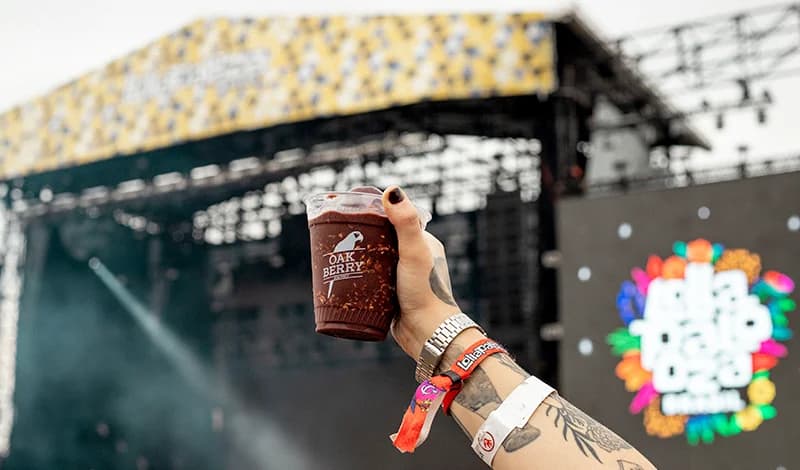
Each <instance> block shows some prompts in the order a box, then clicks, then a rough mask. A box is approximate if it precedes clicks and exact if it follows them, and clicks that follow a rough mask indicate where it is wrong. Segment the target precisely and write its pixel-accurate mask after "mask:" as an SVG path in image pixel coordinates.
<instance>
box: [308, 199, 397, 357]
mask: <svg viewBox="0 0 800 470" xmlns="http://www.w3.org/2000/svg"><path fill="white" fill-rule="evenodd" d="M358 189H359V190H358V191H353V192H348V193H329V194H325V195H318V196H314V197H312V198H310V199H309V200H308V201H307V205H308V210H309V221H308V228H309V232H310V234H311V273H312V277H313V288H314V316H315V320H316V325H317V332H318V333H322V334H326V335H330V336H337V337H340V338H348V339H356V340H362V341H383V340H384V339H385V338H386V334H387V333H388V332H389V327H390V325H391V323H392V319H393V318H394V316H395V315H396V314H397V313H398V311H399V307H398V303H397V294H396V291H395V289H396V287H395V286H396V271H397V259H398V258H397V256H398V255H397V235H396V233H395V231H394V227H393V226H392V224H391V222H389V219H388V218H386V216H385V215H384V214H383V206H382V205H381V202H380V201H381V199H380V197H381V196H380V194H381V193H380V191H378V190H374V191H369V192H367V191H364V190H361V188H358ZM358 193H362V194H358ZM374 193H377V194H374Z"/></svg>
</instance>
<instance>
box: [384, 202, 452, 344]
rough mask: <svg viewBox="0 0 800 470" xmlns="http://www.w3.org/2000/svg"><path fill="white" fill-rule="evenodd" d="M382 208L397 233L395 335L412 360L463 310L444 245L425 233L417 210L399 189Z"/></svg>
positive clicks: (393, 326)
mask: <svg viewBox="0 0 800 470" xmlns="http://www.w3.org/2000/svg"><path fill="white" fill-rule="evenodd" d="M383 208H384V210H385V211H386V215H387V216H388V217H389V220H390V221H391V222H392V224H393V225H394V228H395V230H396V231H397V242H398V248H399V254H400V260H399V262H398V263H397V298H398V300H399V302H400V315H399V316H398V317H397V318H396V319H395V321H394V323H393V324H392V336H394V339H395V341H397V344H399V345H400V347H401V348H402V349H403V351H405V352H406V354H408V355H409V356H410V357H411V358H412V359H414V360H416V359H417V358H418V357H419V354H420V351H421V350H422V345H423V344H424V343H425V341H426V340H427V339H428V338H430V337H431V335H433V331H434V330H435V329H436V327H437V326H439V324H441V323H442V322H443V321H444V320H446V319H447V318H448V317H450V316H451V315H453V314H454V313H458V312H459V311H460V310H459V308H458V305H457V304H456V301H455V299H454V298H453V289H452V287H451V285H450V275H449V273H448V270H447V260H446V258H445V254H444V246H443V245H442V243H441V242H440V241H439V240H437V239H436V237H434V236H433V235H431V234H430V233H428V232H426V231H424V230H422V227H421V226H420V222H419V214H418V213H417V208H416V207H414V204H412V203H411V201H410V200H409V199H408V197H407V196H406V194H405V193H404V192H403V190H402V189H400V188H399V187H397V186H390V187H388V188H387V189H386V191H384V192H383Z"/></svg>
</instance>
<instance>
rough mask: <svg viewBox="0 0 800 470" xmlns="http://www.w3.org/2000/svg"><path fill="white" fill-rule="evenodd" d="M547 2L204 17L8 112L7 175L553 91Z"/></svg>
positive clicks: (2, 121) (3, 161)
mask: <svg viewBox="0 0 800 470" xmlns="http://www.w3.org/2000/svg"><path fill="white" fill-rule="evenodd" d="M554 64H555V52H554V44H553V28H552V24H551V23H549V22H547V21H545V20H544V17H543V15H541V14H539V13H519V14H491V15H489V14H453V15H444V14H442V15H425V16H422V15H417V16H365V17H346V16H331V17H297V18H288V17H287V18H243V19H229V18H218V19H207V20H200V21H196V22H193V23H191V24H190V25H188V26H186V27H184V28H182V29H181V30H179V31H177V32H175V33H173V34H170V35H168V36H165V37H163V38H161V39H159V40H157V41H155V42H153V43H151V44H149V45H147V46H145V47H143V48H142V49H140V50H137V51H135V52H132V53H131V54H128V55H127V56H125V57H122V58H120V59H118V60H115V61H113V62H111V63H110V64H108V65H107V66H105V67H103V68H102V69H99V70H95V71H92V72H90V73H88V74H86V75H84V76H82V77H80V78H78V79H77V80H74V81H72V82H70V83H67V84H65V85H63V86H61V87H60V88H58V89H56V90H54V91H53V92H51V93H49V94H47V95H45V96H42V97H40V98H37V99H35V100H33V101H31V102H28V103H25V104H22V105H21V106H18V107H16V108H14V109H12V110H10V111H8V112H7V113H5V114H2V115H0V178H10V177H15V176H20V175H26V174H31V173H40V172H44V171H49V170H53V169H58V168H67V167H72V166H77V165H82V164H86V163H90V162H95V161H99V160H104V159H108V158H111V157H114V156H118V155H129V154H135V153H139V152H143V151H147V150H153V149H158V148H164V147H168V146H170V145H174V144H177V143H181V142H187V141H192V140H200V139H205V138H208V137H213V136H219V135H223V134H228V133H231V132H236V131H242V130H249V129H258V128H263V127H268V126H273V125H277V124H285V123H293V122H298V121H305V120H309V119H313V118H320V117H332V116H344V115H353V114H359V113H364V112H368V111H374V110H380V109H386V108H390V107H394V106H399V105H405V104H412V103H416V102H422V101H431V100H432V101H440V100H454V99H466V98H472V99H474V98H483V97H487V98H488V97H496V96H515V95H533V94H540V95H546V94H549V93H550V92H552V91H553V90H554V89H555V88H556V86H557V84H556V72H555V65H554Z"/></svg>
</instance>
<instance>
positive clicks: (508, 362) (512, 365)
mask: <svg viewBox="0 0 800 470" xmlns="http://www.w3.org/2000/svg"><path fill="white" fill-rule="evenodd" d="M494 357H495V358H497V360H498V361H499V362H500V364H502V365H504V366H506V367H508V368H509V369H511V370H513V371H514V372H516V373H517V374H519V375H520V376H522V378H523V379H527V378H528V377H530V376H531V374H529V373H528V372H527V371H526V370H525V369H523V368H522V367H520V366H519V364H517V363H516V362H514V360H513V359H511V357H510V356H508V355H507V354H497V355H495V356H494Z"/></svg>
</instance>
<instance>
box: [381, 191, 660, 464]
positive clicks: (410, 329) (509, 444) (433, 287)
mask: <svg viewBox="0 0 800 470" xmlns="http://www.w3.org/2000/svg"><path fill="white" fill-rule="evenodd" d="M384 206H385V209H386V212H387V214H388V215H389V219H390V220H391V221H392V223H393V224H394V225H395V229H396V230H397V236H398V241H399V249H400V262H399V264H398V281H397V284H398V285H397V291H398V297H399V300H400V309H401V315H400V318H399V319H397V321H395V323H394V325H393V327H392V334H393V335H394V337H395V340H396V341H397V343H398V344H399V345H400V347H402V348H403V350H404V351H405V352H406V353H407V354H408V355H409V356H410V357H411V358H413V359H415V360H416V359H417V357H419V353H420V350H421V349H422V345H423V343H424V342H425V341H426V340H427V339H428V338H429V337H430V336H431V335H432V334H433V332H434V330H435V329H436V327H437V326H438V325H439V324H440V323H442V322H443V321H444V320H445V319H447V318H448V317H450V316H451V315H453V314H455V313H457V312H459V309H458V306H457V304H456V302H455V299H454V298H453V294H452V289H451V287H450V278H449V275H448V271H447V263H446V261H445V256H444V247H443V246H442V244H441V243H440V242H439V241H438V240H436V238H434V237H433V236H432V235H430V234H429V233H427V232H424V231H423V230H422V229H421V228H420V226H419V221H418V219H417V215H416V210H415V208H414V207H413V205H412V204H411V202H410V201H408V198H407V197H406V196H405V194H404V193H403V192H402V190H400V189H399V188H395V187H390V188H388V189H387V191H386V192H385V193H384ZM489 334H490V335H491V332H489ZM482 337H483V335H482V334H481V333H480V332H479V331H478V330H476V329H468V330H465V331H464V332H462V333H461V334H459V335H458V336H457V337H456V338H455V340H453V342H452V343H451V344H450V346H449V347H448V348H447V349H446V350H445V353H444V355H443V356H442V362H441V364H440V365H439V368H438V371H440V372H441V371H443V370H446V369H447V368H449V367H450V365H451V364H452V363H453V362H454V361H455V360H456V358H457V357H458V356H459V355H460V354H461V353H462V352H463V351H464V349H466V348H467V347H469V346H470V345H471V344H473V343H475V342H476V341H478V340H479V339H481V338H482ZM527 377H529V374H528V373H527V372H526V371H525V370H523V369H522V368H521V367H520V366H519V365H517V363H516V362H514V360H513V359H512V358H511V357H509V356H508V355H506V354H502V353H501V354H496V355H494V356H491V357H489V358H488V359H486V360H485V361H484V362H483V363H481V365H480V366H479V367H478V368H477V369H476V370H475V371H474V372H473V374H472V376H470V377H469V378H468V379H467V380H466V381H465V382H464V388H463V389H462V390H461V392H460V393H459V395H458V396H457V398H456V401H455V403H454V404H453V406H452V416H453V418H454V419H455V420H456V422H457V423H458V425H459V426H460V427H461V429H463V430H464V432H465V433H466V434H467V435H468V436H469V437H470V440H471V439H472V438H473V437H474V435H475V433H476V432H477V431H478V428H479V427H480V426H481V424H483V422H484V421H485V420H486V418H487V417H488V416H489V414H490V413H491V412H492V411H494V410H495V409H497V408H498V407H499V406H500V404H501V403H502V402H503V400H504V399H505V398H506V397H507V396H508V395H509V394H510V393H511V392H512V391H513V390H514V389H515V388H516V387H517V386H518V385H520V384H521V383H522V382H523V381H524V380H525V379H526V378H527ZM409 379H411V378H410V377H409ZM465 452H472V451H471V449H469V447H466V446H465ZM492 468H495V469H499V470H511V469H513V470H526V469H553V468H563V469H578V468H579V469H592V468H606V469H615V470H645V469H653V468H655V467H653V465H652V464H651V463H650V462H649V461H648V460H647V459H646V458H645V457H644V456H642V455H641V454H640V453H639V452H638V451H637V450H636V449H634V448H633V447H631V445H630V444H628V443H627V442H625V441H624V440H623V439H621V438H620V437H619V436H617V435H616V434H614V433H613V432H612V431H610V430H609V429H608V428H606V427H605V426H603V425H602V424H600V423H598V422H597V421H595V420H594V419H592V418H591V417H590V416H588V415H587V414H585V413H584V412H582V411H581V410H579V409H578V408H577V407H575V406H573V405H572V404H570V403H569V402H568V401H566V400H565V399H563V398H561V397H560V396H559V395H558V394H557V393H555V392H553V393H552V394H551V395H550V396H548V397H547V398H545V400H544V402H542V403H541V405H539V407H538V408H537V409H536V411H535V412H534V414H533V416H532V417H531V418H530V420H529V421H528V423H527V425H525V426H524V427H522V428H517V429H516V430H514V431H512V432H511V434H510V435H509V436H508V438H507V439H505V441H504V442H503V443H502V448H501V449H500V450H499V452H498V453H497V455H496V457H495V459H494V462H493V465H492Z"/></svg>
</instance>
